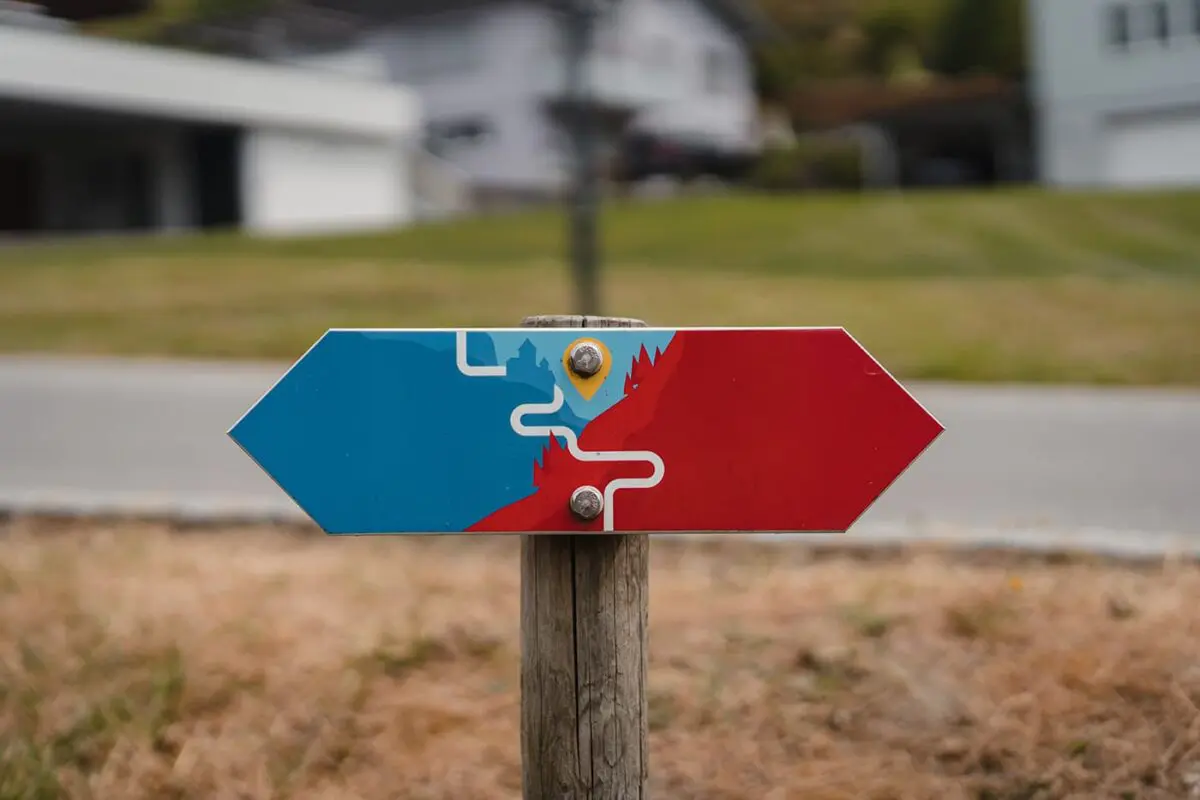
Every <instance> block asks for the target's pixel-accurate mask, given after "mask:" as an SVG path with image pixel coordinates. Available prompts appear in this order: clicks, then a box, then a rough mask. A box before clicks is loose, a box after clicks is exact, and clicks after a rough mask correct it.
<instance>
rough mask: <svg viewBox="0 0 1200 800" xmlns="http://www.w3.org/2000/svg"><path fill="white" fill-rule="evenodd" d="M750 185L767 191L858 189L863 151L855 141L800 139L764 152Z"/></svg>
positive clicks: (860, 179)
mask: <svg viewBox="0 0 1200 800" xmlns="http://www.w3.org/2000/svg"><path fill="white" fill-rule="evenodd" d="M752 182H753V184H754V185H755V186H757V187H758V188H760V189H765V190H767V191H777V192H779V191H783V192H787V191H802V190H818V189H858V188H860V187H861V186H862V182H863V175H862V150H861V148H860V147H859V145H858V144H857V143H856V142H854V141H847V140H838V139H808V140H801V141H800V142H798V143H796V144H795V145H793V146H790V147H775V148H770V149H768V150H766V151H765V152H764V153H763V154H762V156H761V157H760V158H759V161H758V163H757V165H756V166H755V169H754V172H753V175H752Z"/></svg>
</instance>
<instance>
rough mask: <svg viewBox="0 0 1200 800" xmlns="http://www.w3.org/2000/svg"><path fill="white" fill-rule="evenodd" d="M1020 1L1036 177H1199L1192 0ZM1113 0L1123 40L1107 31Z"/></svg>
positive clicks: (1149, 180)
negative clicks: (1161, 16) (1121, 14)
mask: <svg viewBox="0 0 1200 800" xmlns="http://www.w3.org/2000/svg"><path fill="white" fill-rule="evenodd" d="M1027 2H1029V4H1030V13H1029V15H1028V20H1029V25H1030V36H1029V41H1030V48H1031V52H1030V67H1031V69H1030V74H1031V90H1032V100H1033V104H1034V109H1035V120H1036V122H1035V124H1036V138H1037V149H1038V153H1039V161H1040V165H1039V172H1040V175H1041V178H1042V179H1043V180H1044V181H1045V182H1046V183H1049V184H1051V185H1058V186H1154V185H1166V184H1176V185H1178V184H1200V161H1198V156H1197V149H1196V146H1195V141H1194V137H1195V135H1196V131H1197V129H1198V128H1197V125H1198V124H1200V3H1197V2H1195V0H1163V2H1162V3H1159V2H1155V0H1112V2H1098V0H1027ZM1120 8H1123V9H1125V10H1126V13H1127V14H1128V18H1127V19H1128V23H1129V27H1128V34H1129V39H1128V43H1127V44H1125V45H1121V44H1119V43H1118V42H1116V41H1115V40H1114V37H1113V21H1114V18H1113V16H1112V15H1113V14H1114V13H1118V12H1116V11H1115V9H1120ZM1160 9H1162V10H1165V12H1166V14H1167V21H1168V30H1167V36H1166V37H1165V38H1163V37H1160V36H1159V30H1158V27H1157V21H1156V15H1157V14H1158V13H1160V11H1159V10H1160Z"/></svg>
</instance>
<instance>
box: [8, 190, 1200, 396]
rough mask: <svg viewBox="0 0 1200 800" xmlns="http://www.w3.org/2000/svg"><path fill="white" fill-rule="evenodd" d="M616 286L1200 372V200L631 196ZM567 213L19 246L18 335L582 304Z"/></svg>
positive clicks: (765, 311)
mask: <svg viewBox="0 0 1200 800" xmlns="http://www.w3.org/2000/svg"><path fill="white" fill-rule="evenodd" d="M604 231H605V242H604V249H605V255H606V260H607V266H606V268H605V303H606V310H607V311H609V312H611V313H619V314H628V315H635V316H641V317H643V318H645V319H648V320H650V321H651V322H653V323H655V324H661V325H721V324H733V325H746V324H754V325H765V324H771V325H825V324H834V325H845V326H846V327H847V328H848V329H849V330H850V331H851V332H852V333H854V334H855V335H856V336H858V337H859V339H860V340H862V341H863V342H864V344H866V346H867V347H868V348H870V349H871V350H872V352H873V353H875V354H876V355H877V356H879V357H880V358H881V359H883V360H884V362H885V363H886V364H887V365H888V366H889V367H890V368H892V369H893V370H894V371H895V372H897V373H898V374H901V375H904V376H908V377H921V378H950V379H970V380H1021V381H1038V380H1052V381H1098V382H1117V383H1174V384H1200V346H1197V342H1200V194H1187V193H1154V194H1152V193H1145V194H1128V195H1119V194H1068V193H1063V194H1042V193H1035V192H996V193H980V194H927V195H920V196H918V195H913V196H905V197H899V196H896V197H886V196H872V197H827V198H803V199H798V198H779V199H775V198H761V197H734V198H708V199H695V200H687V201H680V202H671V203H662V204H648V205H647V204H639V205H633V204H617V205H614V206H613V207H611V208H610V209H609V210H608V211H607V212H606V215H605V219H604ZM564 234H565V226H564V223H563V220H562V217H561V215H559V214H558V213H555V212H539V213H532V214H522V215H514V216H497V217H491V218H485V219H477V220H470V221H466V222H457V223H452V224H439V225H427V226H418V227H413V228H410V229H406V230H402V231H398V232H392V233H387V234H380V235H370V236H353V237H321V238H306V239H288V240H273V241H261V240H259V241H253V240H248V239H245V238H241V237H236V236H224V235H222V236H212V237H203V238H201V237H196V238H177V239H147V240H110V241H105V242H103V243H79V244H71V245H53V246H37V247H10V248H9V249H7V250H6V251H5V252H4V255H3V258H0V350H3V351H10V352H11V351H27V350H38V351H56V352H91V353H154V354H182V355H192V356H232V357H272V358H293V357H295V356H298V355H299V354H300V353H302V352H303V351H304V349H305V348H306V347H307V346H308V345H309V344H310V343H311V342H312V340H313V339H314V338H316V337H317V336H318V335H320V333H321V332H323V331H324V330H325V329H326V328H329V327H337V326H453V325H511V324H514V323H515V322H517V321H518V320H519V319H520V318H521V317H522V316H523V315H525V314H530V313H554V312H561V311H564V310H570V309H571V302H572V298H571V293H570V283H569V273H568V271H567V270H566V269H565V267H564V266H563V253H564V251H565V236H564Z"/></svg>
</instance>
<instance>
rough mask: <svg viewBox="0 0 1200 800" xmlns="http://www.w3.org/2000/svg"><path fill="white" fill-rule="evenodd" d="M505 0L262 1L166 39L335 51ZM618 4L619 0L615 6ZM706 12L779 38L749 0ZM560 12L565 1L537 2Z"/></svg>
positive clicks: (745, 33)
mask: <svg viewBox="0 0 1200 800" xmlns="http://www.w3.org/2000/svg"><path fill="white" fill-rule="evenodd" d="M508 1H509V0H262V2H260V3H258V4H257V5H255V6H253V7H252V8H251V9H250V10H248V11H245V12H241V13H235V14H227V15H222V16H219V17H213V18H211V19H207V20H203V21H198V22H194V23H187V24H184V25H179V26H175V27H173V28H171V29H169V30H168V31H167V32H166V33H165V36H164V38H165V39H166V40H167V41H172V42H176V43H181V44H182V43H193V44H200V45H208V46H212V47H215V48H216V49H220V50H232V51H241V52H245V53H247V54H250V53H252V52H253V50H254V47H255V39H256V38H257V36H258V35H259V32H260V31H261V30H263V29H272V30H274V31H277V32H281V33H283V34H284V35H285V37H286V39H287V41H288V42H290V43H295V44H301V45H307V46H312V47H318V48H320V47H333V46H337V45H338V44H340V43H343V42H345V41H347V40H349V39H352V38H354V37H355V36H356V35H358V34H360V33H362V32H364V31H366V30H368V29H370V28H372V27H374V26H376V25H378V24H379V23H381V22H387V21H395V20H401V19H406V18H413V17H418V16H425V15H429V14H435V13H445V12H450V11H457V10H462V9H467V8H473V7H478V6H485V5H492V4H496V3H500V2H508ZM616 1H617V2H620V0H616ZM695 1H696V2H698V3H701V4H702V5H703V6H704V7H705V8H707V9H709V10H710V11H711V12H712V13H713V14H714V15H715V16H716V17H717V18H718V19H720V20H721V21H722V22H723V23H724V24H725V25H727V26H728V27H729V28H730V29H731V30H733V31H734V32H735V33H736V34H737V35H738V36H739V37H740V38H742V39H743V40H744V41H746V42H749V43H755V42H758V41H763V40H766V39H770V38H776V37H778V36H780V35H781V34H780V33H779V31H778V29H777V28H775V27H774V25H773V24H772V23H771V22H770V20H768V19H767V17H766V16H765V15H764V14H763V13H762V12H761V11H760V10H759V9H758V8H757V7H756V6H755V5H753V2H752V0H695ZM535 2H541V3H544V4H546V5H549V6H552V7H554V6H559V7H561V6H563V5H564V4H565V3H566V2H567V0H535Z"/></svg>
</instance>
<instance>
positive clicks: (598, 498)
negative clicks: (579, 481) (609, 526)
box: [571, 486, 604, 521]
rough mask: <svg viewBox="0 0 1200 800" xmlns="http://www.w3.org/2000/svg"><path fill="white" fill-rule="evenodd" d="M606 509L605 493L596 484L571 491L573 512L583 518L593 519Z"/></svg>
mask: <svg viewBox="0 0 1200 800" xmlns="http://www.w3.org/2000/svg"><path fill="white" fill-rule="evenodd" d="M602 511H604V495H602V494H600V490H599V489H597V488H596V487H595V486H580V487H579V488H578V489H576V490H575V491H573V492H571V513H572V514H574V515H575V516H577V517H579V518H580V519H582V520H589V521H590V520H593V519H596V517H599V516H600V512H602Z"/></svg>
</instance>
